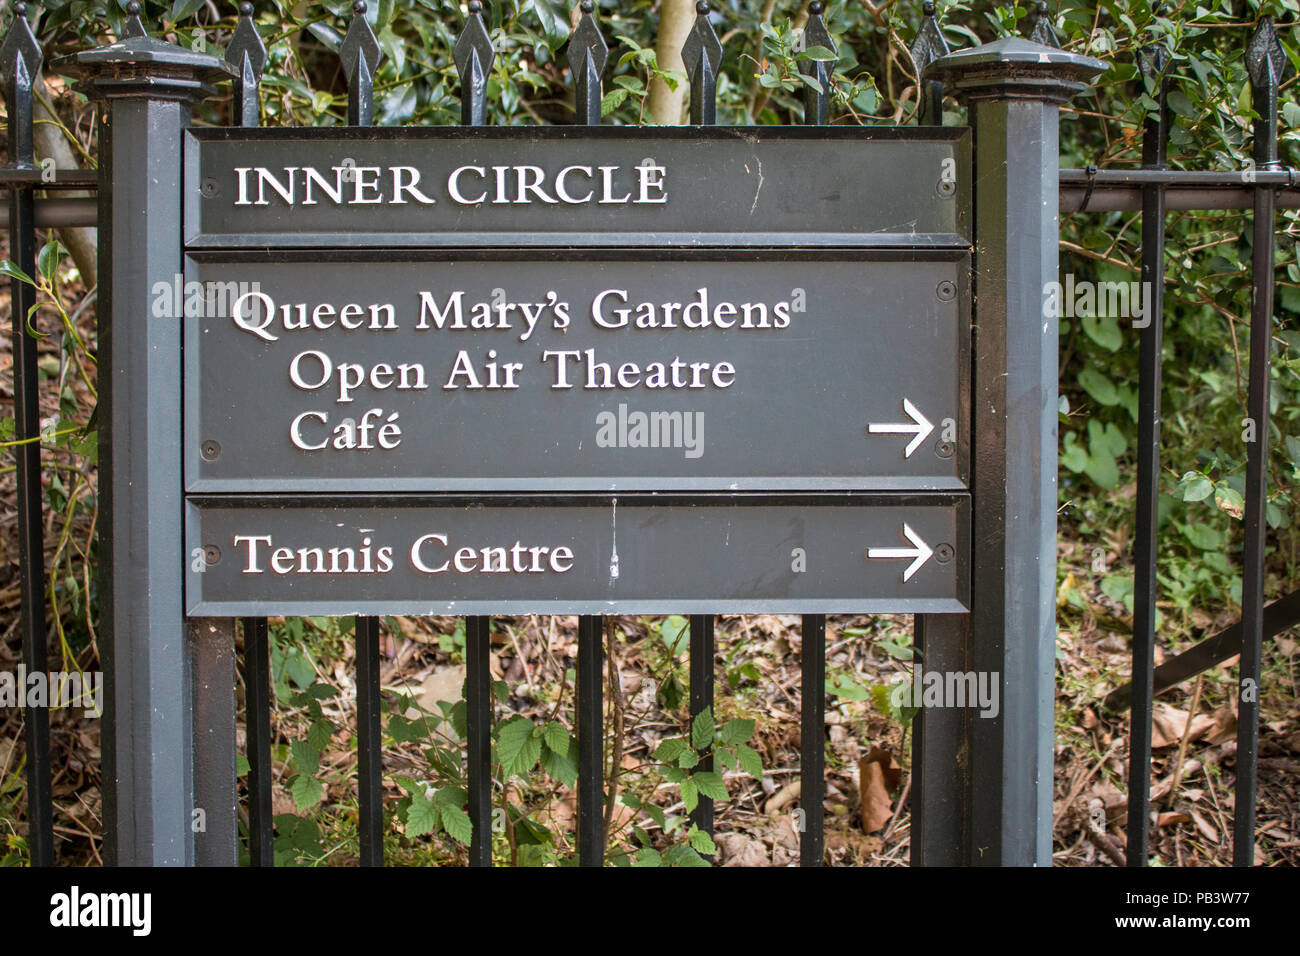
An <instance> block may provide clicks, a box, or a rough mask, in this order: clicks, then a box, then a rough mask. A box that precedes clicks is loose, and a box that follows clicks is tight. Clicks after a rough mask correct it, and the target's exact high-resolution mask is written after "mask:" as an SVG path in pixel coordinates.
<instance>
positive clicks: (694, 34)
mask: <svg viewBox="0 0 1300 956" xmlns="http://www.w3.org/2000/svg"><path fill="white" fill-rule="evenodd" d="M695 14H696V16H695V23H694V25H693V26H692V27H691V32H690V33H688V34H687V35H686V42H685V43H683V44H682V63H683V65H684V66H685V67H686V75H687V76H689V77H690V78H691V122H692V123H694V124H695V125H697V126H712V125H713V124H714V123H716V122H717V121H718V68H719V67H721V66H722V43H721V41H720V40H718V34H717V33H716V32H714V29H713V24H712V23H710V22H709V4H708V3H707V0H700V2H699V3H697V4H696V5H695Z"/></svg>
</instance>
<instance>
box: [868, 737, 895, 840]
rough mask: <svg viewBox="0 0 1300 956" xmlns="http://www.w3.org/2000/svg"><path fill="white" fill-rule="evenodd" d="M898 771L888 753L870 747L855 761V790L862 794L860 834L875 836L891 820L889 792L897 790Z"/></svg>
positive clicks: (892, 809)
mask: <svg viewBox="0 0 1300 956" xmlns="http://www.w3.org/2000/svg"><path fill="white" fill-rule="evenodd" d="M899 772H900V768H899V766H898V764H896V763H894V758H893V756H892V755H891V754H890V753H889V751H887V750H884V749H882V748H880V747H872V748H871V753H869V754H867V755H866V756H865V757H863V758H862V759H861V760H860V761H858V778H859V783H858V786H859V788H860V790H861V793H862V830H863V832H864V833H874V832H875V831H877V830H879V829H880V828H881V827H883V826H884V825H885V824H887V823H888V822H889V821H890V820H891V819H892V818H893V816H894V802H893V800H891V799H890V797H889V792H890V791H891V790H893V789H894V788H895V787H897V786H898V777H899Z"/></svg>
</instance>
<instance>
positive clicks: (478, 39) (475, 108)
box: [452, 0, 496, 126]
mask: <svg viewBox="0 0 1300 956" xmlns="http://www.w3.org/2000/svg"><path fill="white" fill-rule="evenodd" d="M452 58H453V59H454V60H455V61H456V73H457V74H458V75H459V76H460V121H461V123H462V124H464V125H465V126H483V125H484V124H486V123H487V77H488V72H489V71H490V70H491V69H492V61H493V60H495V59H496V50H494V49H493V48H492V37H490V36H489V35H488V31H487V24H485V23H484V22H483V4H482V3H480V2H479V0H469V19H467V20H466V21H465V29H463V30H461V31H460V36H459V37H458V38H457V40H456V46H455V47H454V48H453V49H452Z"/></svg>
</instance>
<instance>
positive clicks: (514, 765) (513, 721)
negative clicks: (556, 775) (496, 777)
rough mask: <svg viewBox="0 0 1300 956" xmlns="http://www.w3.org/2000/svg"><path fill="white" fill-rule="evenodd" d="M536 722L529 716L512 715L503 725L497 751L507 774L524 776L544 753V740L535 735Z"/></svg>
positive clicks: (498, 738)
mask: <svg viewBox="0 0 1300 956" xmlns="http://www.w3.org/2000/svg"><path fill="white" fill-rule="evenodd" d="M533 728H534V724H533V722H532V721H531V720H529V719H528V718H527V717H519V716H515V717H511V718H510V719H509V720H507V721H506V722H505V723H503V724H502V725H501V728H500V731H499V733H498V736H497V752H498V753H499V754H500V756H501V765H502V768H503V769H504V770H505V773H506V776H512V775H518V776H523V775H524V774H526V773H528V772H529V771H530V770H532V769H533V766H534V765H535V764H536V763H537V761H538V758H540V757H541V755H542V742H541V741H540V740H538V739H537V738H536V737H535V736H533Z"/></svg>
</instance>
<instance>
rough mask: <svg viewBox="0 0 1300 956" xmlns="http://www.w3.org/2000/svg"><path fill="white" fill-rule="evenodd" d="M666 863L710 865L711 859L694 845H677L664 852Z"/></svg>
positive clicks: (670, 864) (671, 864)
mask: <svg viewBox="0 0 1300 956" xmlns="http://www.w3.org/2000/svg"><path fill="white" fill-rule="evenodd" d="M664 863H666V864H668V865H669V866H708V865H709V861H708V860H706V859H704V857H702V856H700V855H699V853H697V852H696V851H695V848H694V847H690V846H675V847H673V848H672V849H670V850H669V851H668V852H667V853H665V854H664Z"/></svg>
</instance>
